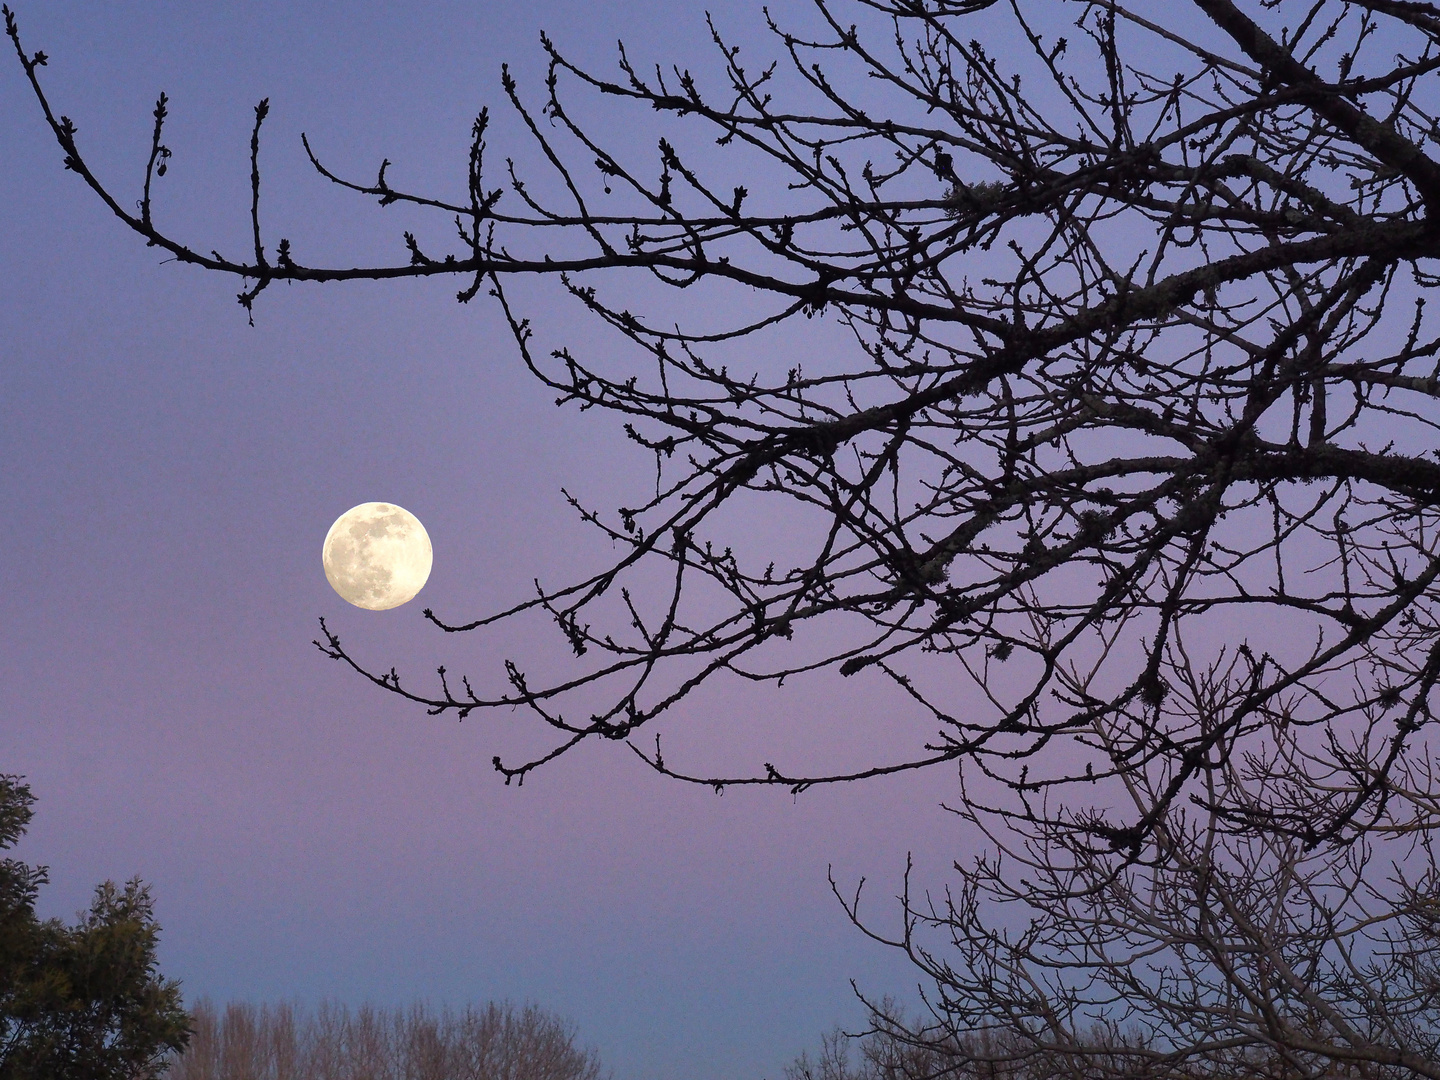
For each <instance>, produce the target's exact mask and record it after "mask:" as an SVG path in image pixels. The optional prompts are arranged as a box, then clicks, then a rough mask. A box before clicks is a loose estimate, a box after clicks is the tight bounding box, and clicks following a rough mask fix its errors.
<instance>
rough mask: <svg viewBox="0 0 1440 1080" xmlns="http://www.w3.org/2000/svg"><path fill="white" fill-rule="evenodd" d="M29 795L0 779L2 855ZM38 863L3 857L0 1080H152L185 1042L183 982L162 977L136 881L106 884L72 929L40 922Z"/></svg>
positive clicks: (155, 930) (155, 937) (148, 907)
mask: <svg viewBox="0 0 1440 1080" xmlns="http://www.w3.org/2000/svg"><path fill="white" fill-rule="evenodd" d="M34 801H35V797H34V796H33V795H32V794H31V792H30V788H29V786H28V785H27V784H25V783H24V782H23V778H22V777H19V776H8V775H0V851H4V850H5V849H7V848H11V847H14V846H15V843H16V841H18V840H19V839H20V837H21V836H22V835H24V833H25V828H26V826H27V825H29V823H30V819H31V816H32V811H31V809H30V808H31V806H32V805H33V804H34ZM45 880H46V873H45V868H44V867H43V866H39V867H37V866H27V865H26V864H24V863H22V862H20V861H19V860H17V859H10V858H6V859H0V1080H28V1078H31V1077H40V1076H45V1077H49V1076H54V1077H62V1076H63V1077H85V1078H93V1080H149V1078H150V1077H154V1076H159V1075H160V1074H161V1073H162V1072H163V1071H164V1068H165V1066H164V1060H165V1056H166V1054H167V1053H169V1052H170V1051H175V1050H180V1049H182V1048H183V1047H184V1046H185V1044H186V1042H187V1041H188V1040H189V1038H190V1017H189V1016H188V1015H187V1014H186V1012H185V1010H184V1009H183V1008H181V1005H180V986H179V984H178V983H176V982H173V981H170V980H166V979H164V978H162V977H161V976H160V973H159V968H158V964H157V960H156V957H155V950H156V946H157V945H158V943H159V937H160V928H159V926H158V925H157V924H156V922H155V916H154V909H153V905H152V903H151V901H150V894H149V891H148V890H147V889H146V888H145V886H144V885H143V884H142V883H141V882H140V881H139V880H138V879H137V880H134V881H130V882H127V883H126V884H125V886H124V887H123V888H122V887H120V886H117V885H116V884H115V883H114V882H112V881H107V882H105V883H104V884H103V885H101V886H99V887H98V888H97V889H96V890H95V898H94V900H93V901H92V903H91V905H90V910H89V911H88V912H85V913H84V914H83V915H82V916H81V920H80V922H79V923H78V924H77V925H75V926H66V925H65V924H64V923H62V922H61V921H60V920H59V919H40V918H39V917H38V916H37V915H36V914H35V901H36V899H37V898H38V895H39V891H40V886H41V885H43V884H45Z"/></svg>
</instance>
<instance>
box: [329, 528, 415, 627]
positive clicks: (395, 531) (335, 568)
mask: <svg viewBox="0 0 1440 1080" xmlns="http://www.w3.org/2000/svg"><path fill="white" fill-rule="evenodd" d="M321 557H322V558H323V560H324V563H325V577H326V580H328V581H329V582H330V584H331V586H332V587H333V588H334V589H335V591H336V592H337V593H339V594H340V595H341V597H342V598H344V599H345V600H348V601H349V602H350V603H352V604H354V605H355V606H356V607H361V608H365V609H366V610H368V611H386V610H388V609H389V608H393V607H399V606H400V605H401V604H403V603H405V602H406V601H408V600H411V599H413V598H414V596H415V594H416V593H418V592H419V591H420V590H421V589H422V588H424V587H425V582H426V580H427V579H428V578H429V577H430V566H431V563H432V562H433V561H434V553H433V552H432V551H431V548H430V536H429V534H428V533H427V532H426V531H425V526H424V525H421V524H420V519H419V518H417V517H416V516H415V515H414V514H412V513H410V511H409V510H406V509H405V508H404V507H403V506H396V505H395V504H394V503H383V502H369V503H361V504H360V505H359V506H354V507H351V508H350V509H349V510H346V511H345V513H343V514H341V515H340V516H339V517H338V518H336V519H335V524H334V525H331V526H330V531H329V532H328V533H326V534H325V547H324V549H323V551H322V556H321Z"/></svg>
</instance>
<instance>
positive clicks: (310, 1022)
mask: <svg viewBox="0 0 1440 1080" xmlns="http://www.w3.org/2000/svg"><path fill="white" fill-rule="evenodd" d="M192 1014H193V1017H194V1023H195V1033H194V1036H193V1037H192V1038H191V1040H190V1045H189V1047H188V1048H187V1049H186V1050H185V1052H184V1053H183V1054H181V1055H178V1056H176V1057H175V1058H173V1060H172V1062H171V1065H170V1068H169V1070H168V1071H167V1072H166V1074H165V1076H166V1078H167V1080H601V1077H602V1075H603V1074H602V1072H601V1067H600V1060H599V1057H598V1056H597V1054H596V1053H595V1051H594V1050H590V1049H585V1048H582V1047H580V1046H578V1045H577V1044H576V1034H575V1029H574V1028H573V1027H572V1026H571V1025H570V1024H568V1023H566V1022H565V1021H563V1020H561V1019H560V1018H558V1017H556V1016H555V1015H553V1014H551V1013H548V1012H546V1011H544V1010H543V1009H540V1008H538V1007H536V1006H533V1005H531V1006H526V1007H524V1008H517V1007H515V1006H512V1005H508V1004H507V1005H495V1004H491V1005H485V1006H482V1007H478V1008H477V1007H468V1008H465V1009H463V1010H459V1011H455V1010H451V1009H448V1008H446V1009H434V1008H431V1007H430V1006H428V1005H422V1004H417V1005H411V1006H408V1007H405V1008H393V1009H386V1008H377V1007H374V1006H369V1005H364V1006H361V1007H359V1008H355V1009H351V1008H349V1007H347V1006H345V1005H337V1004H331V1003H324V1004H321V1005H318V1006H316V1007H314V1008H305V1007H303V1006H300V1005H292V1004H286V1003H282V1004H278V1005H259V1006H257V1005H249V1004H230V1005H226V1006H225V1007H224V1008H223V1009H222V1008H220V1007H218V1006H216V1005H214V1004H213V1003H211V1002H209V1001H206V1000H203V999H202V1000H201V1001H200V1002H199V1003H198V1004H196V1005H195V1006H194V1007H193V1008H192Z"/></svg>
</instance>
